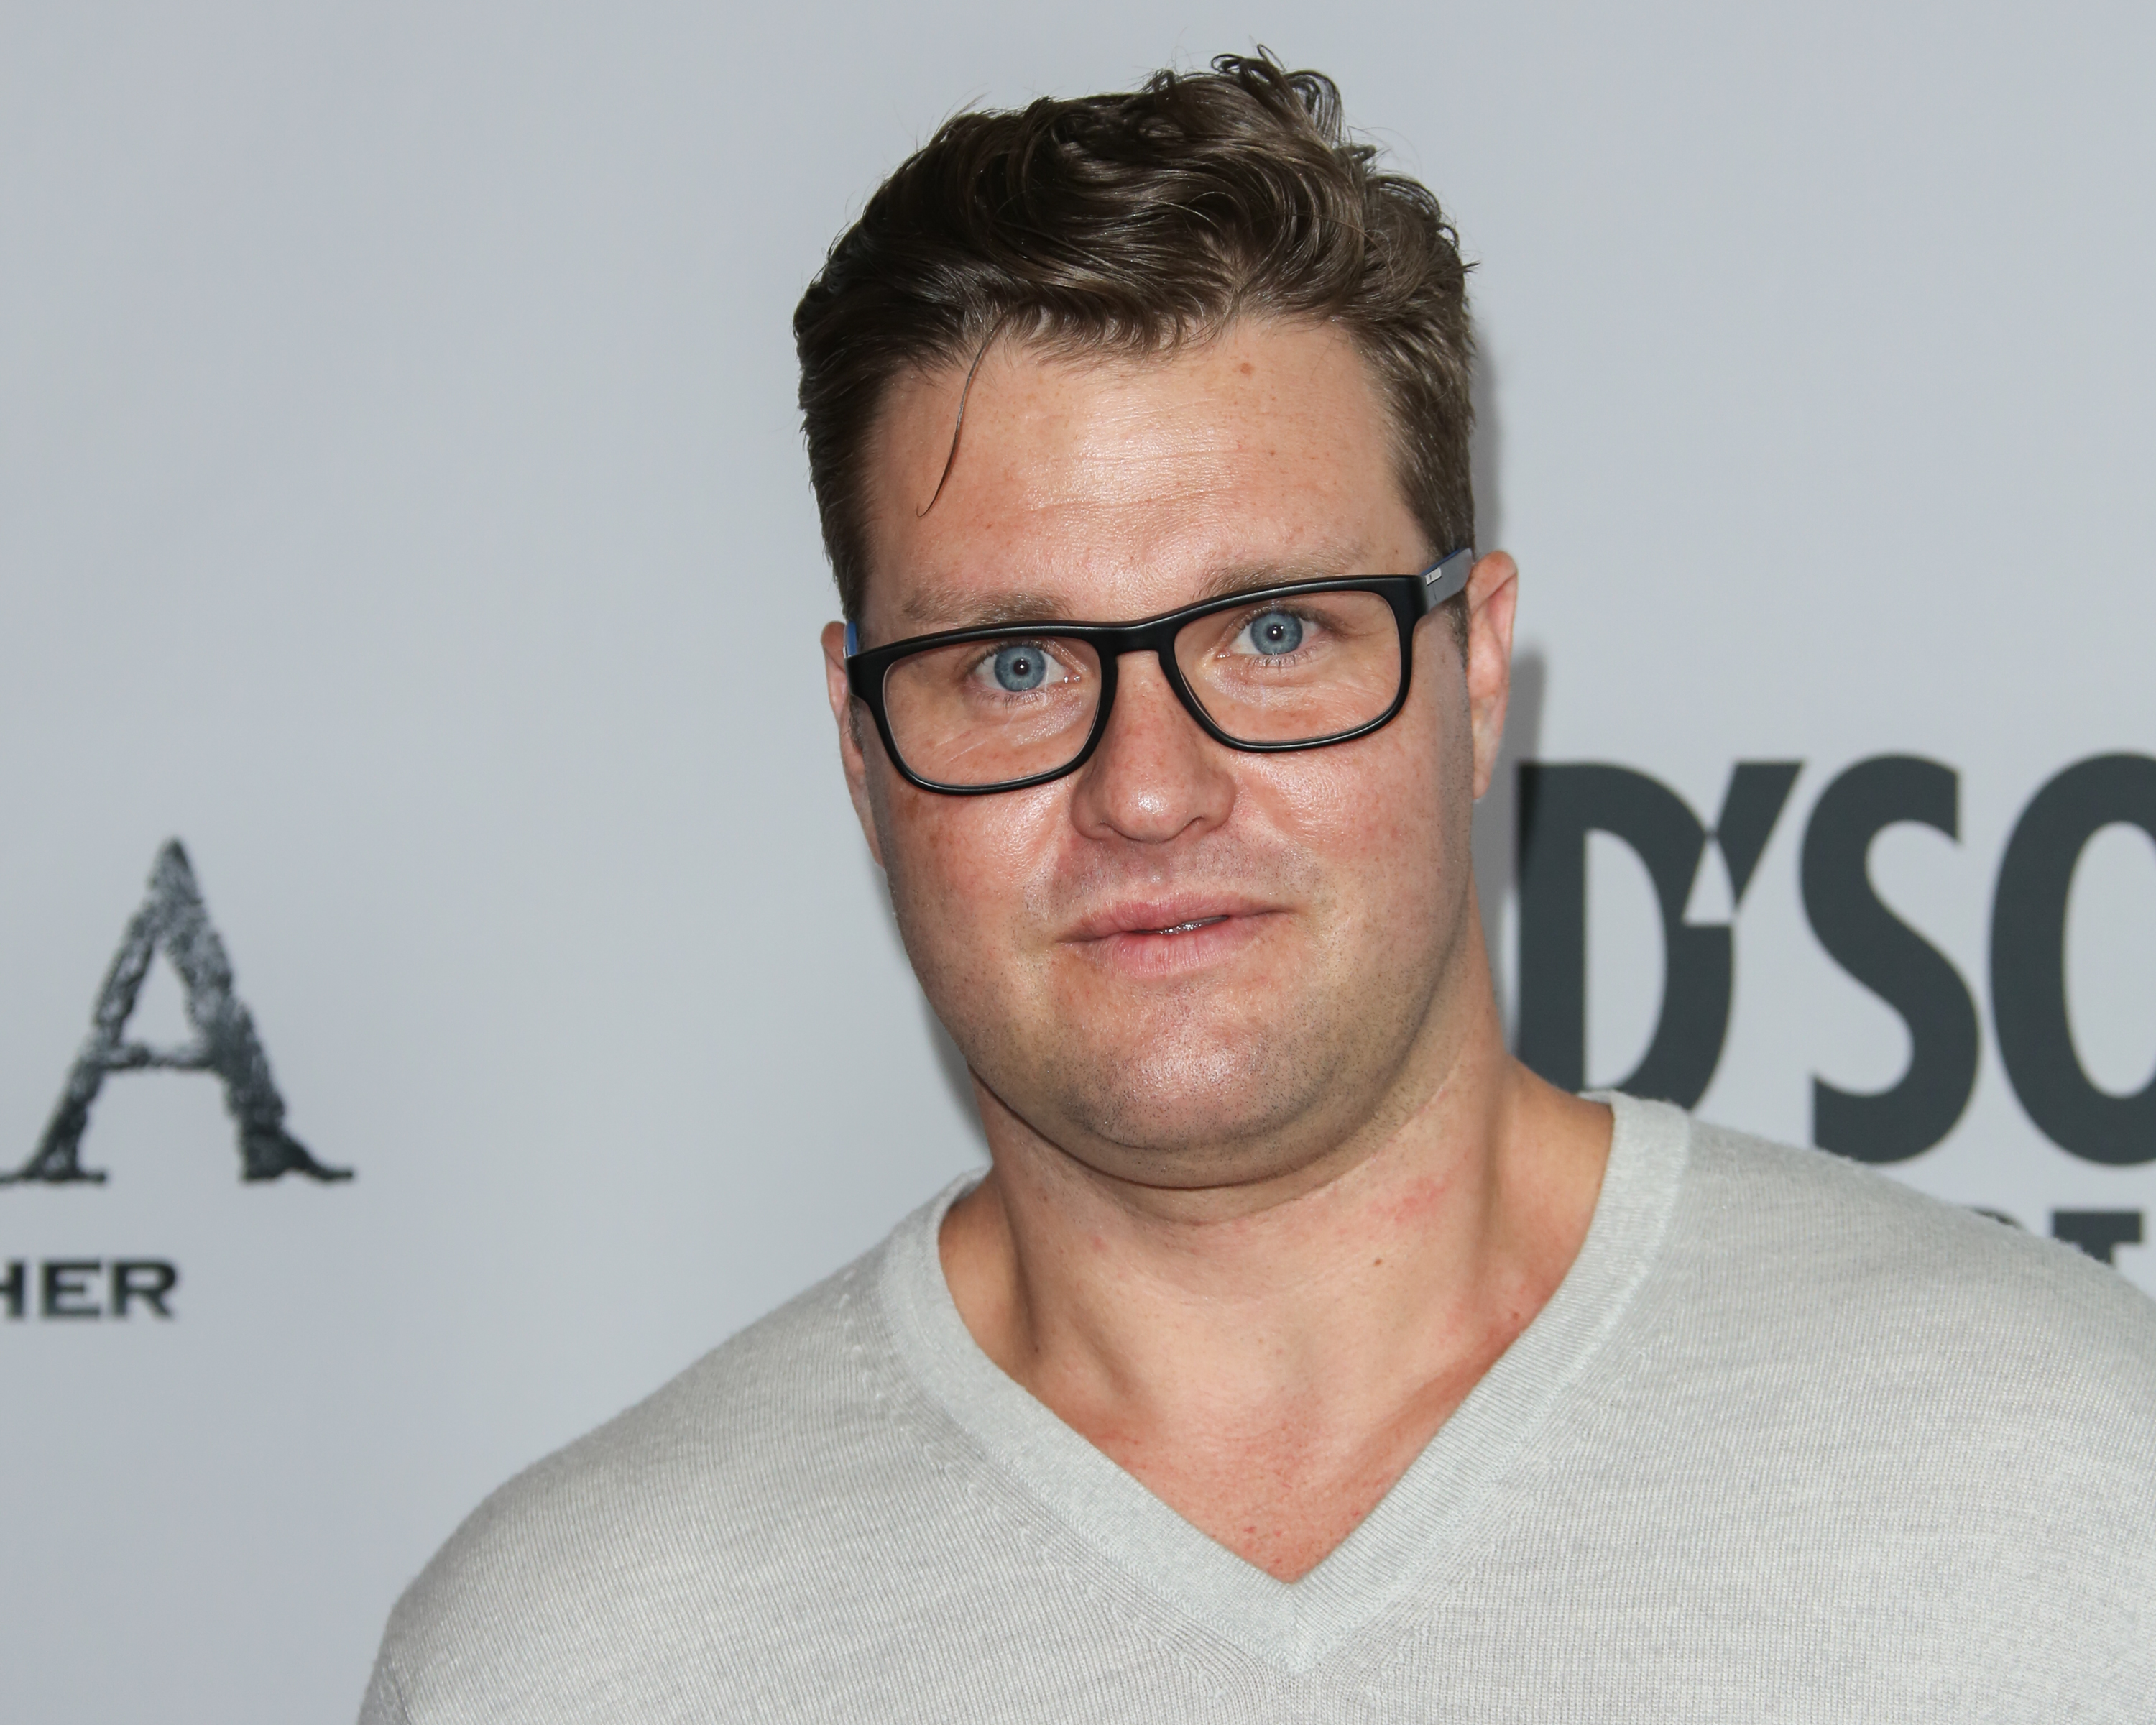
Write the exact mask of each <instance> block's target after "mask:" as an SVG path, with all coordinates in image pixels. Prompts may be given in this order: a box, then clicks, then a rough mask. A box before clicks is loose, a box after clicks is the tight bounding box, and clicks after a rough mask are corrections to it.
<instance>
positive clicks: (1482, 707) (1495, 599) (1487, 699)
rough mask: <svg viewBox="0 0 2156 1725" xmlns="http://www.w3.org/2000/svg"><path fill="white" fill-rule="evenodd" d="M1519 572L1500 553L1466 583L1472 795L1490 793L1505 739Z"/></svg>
mask: <svg viewBox="0 0 2156 1725" xmlns="http://www.w3.org/2000/svg"><path fill="white" fill-rule="evenodd" d="M1519 594H1520V571H1519V567H1518V566H1517V564H1515V563H1514V562H1512V558H1511V557H1508V556H1507V555H1506V553H1505V552H1501V551H1493V552H1491V553H1490V554H1489V555H1488V556H1487V557H1483V558H1481V560H1480V561H1478V562H1476V565H1475V567H1474V570H1473V572H1471V574H1470V575H1469V576H1468V578H1467V711H1468V718H1469V721H1470V722H1471V725H1472V726H1473V727H1474V732H1475V794H1476V796H1477V797H1478V798H1479V797H1481V794H1482V793H1484V792H1485V791H1486V790H1488V789H1489V788H1490V776H1491V773H1495V772H1496V769H1497V748H1498V745H1499V744H1501V742H1504V740H1505V704H1506V702H1507V701H1509V700H1510V699H1511V698H1512V611H1513V608H1514V607H1515V606H1516V605H1517V603H1518V602H1519Z"/></svg>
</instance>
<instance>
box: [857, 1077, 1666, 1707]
mask: <svg viewBox="0 0 2156 1725" xmlns="http://www.w3.org/2000/svg"><path fill="white" fill-rule="evenodd" d="M1598 1100H1600V1101H1607V1102H1609V1105H1610V1106H1611V1107H1612V1109H1613V1110H1614V1115H1615V1119H1614V1127H1613V1130H1612V1132H1611V1135H1610V1146H1609V1165H1608V1167H1607V1168H1606V1169H1605V1171H1604V1174H1603V1178H1602V1190H1601V1194H1600V1195H1599V1198H1598V1199H1596V1201H1595V1206H1594V1219H1593V1220H1592V1221H1591V1222H1590V1224H1589V1227H1588V1230H1587V1238H1586V1240H1585V1241H1584V1243H1583V1244H1582V1245H1581V1247H1580V1250H1579V1255H1578V1257H1577V1258H1575V1259H1574V1260H1573V1265H1572V1267H1571V1269H1570V1270H1569V1271H1567V1272H1566V1274H1565V1276H1564V1280H1563V1281H1562V1282H1560V1283H1559V1284H1558V1289H1557V1291H1556V1293H1555V1294H1553V1296H1551V1297H1550V1300H1549V1301H1548V1304H1547V1305H1545V1306H1544V1307H1543V1309H1542V1311H1541V1312H1539V1313H1537V1315H1536V1317H1535V1318H1534V1320H1533V1322H1531V1323H1529V1324H1528V1326H1527V1328H1526V1329H1525V1330H1523V1331H1522V1332H1520V1335H1519V1336H1518V1337H1517V1339H1516V1340H1515V1341H1514V1342H1513V1343H1512V1346H1511V1347H1510V1348H1507V1350H1506V1351H1505V1353H1504V1354H1503V1355H1502V1356H1501V1358H1499V1359H1498V1361H1497V1363H1496V1365H1494V1366H1493V1367H1491V1368H1490V1370H1489V1372H1488V1373H1486V1374H1485V1375H1484V1377H1483V1378H1482V1380H1481V1383H1479V1384H1476V1386H1475V1388H1474V1389H1473V1390H1471V1392H1470V1393H1469V1394H1468V1395H1467V1398H1466V1400H1464V1401H1463V1402H1461V1403H1460V1406H1459V1407H1458V1408H1457V1409H1455V1410H1454V1411H1453V1414H1452V1415H1451V1417H1450V1419H1448V1420H1446V1421H1445V1424H1444V1425H1442V1426H1440V1428H1439V1429H1438V1431H1437V1435H1435V1437H1433V1438H1432V1439H1431V1440H1430V1442H1429V1444H1428V1445H1426V1446H1425V1447H1424V1450H1423V1451H1422V1453H1421V1454H1420V1455H1418V1456H1417V1457H1416V1458H1415V1460H1414V1461H1413V1462H1412V1463H1411V1464H1410V1465H1409V1467H1408V1470H1407V1471H1406V1472H1405V1473H1404V1474H1402V1475H1401V1476H1400V1477H1399V1480H1398V1481H1395V1482H1394V1486H1393V1487H1392V1489H1391V1490H1390V1491H1388V1492H1387V1493H1386V1494H1385V1496H1384V1497H1383V1499H1382V1500H1381V1501H1380V1502H1378V1506H1377V1507H1376V1508H1374V1509H1373V1510H1372V1511H1371V1512H1370V1513H1369V1514H1368V1515H1367V1516H1365V1517H1363V1520H1362V1521H1361V1522H1360V1523H1358V1525H1357V1526H1356V1527H1355V1528H1354V1530H1353V1532H1350V1533H1349V1534H1348V1536H1347V1538H1345V1539H1344V1540H1342V1542H1341V1543H1339V1545H1337V1546H1336V1547H1335V1548H1333V1550H1332V1552H1331V1553H1329V1554H1328V1555H1327V1557H1326V1558H1325V1560H1324V1561H1323V1562H1322V1563H1320V1564H1318V1566H1317V1568H1315V1569H1312V1571H1310V1573H1309V1574H1306V1575H1304V1576H1303V1577H1301V1579H1299V1580H1296V1581H1281V1580H1279V1579H1276V1578H1275V1577H1273V1576H1271V1575H1269V1574H1266V1573H1265V1571H1264V1570H1262V1569H1260V1568H1258V1567H1257V1566H1256V1565H1255V1564H1254V1563H1249V1562H1247V1561H1245V1559H1244V1558H1240V1557H1238V1556H1236V1555H1235V1553H1233V1552H1231V1551H1229V1549H1228V1548H1226V1547H1225V1546H1224V1545H1220V1544H1219V1543H1216V1542H1215V1541H1214V1540H1213V1539H1212V1538H1209V1536H1207V1535H1206V1534H1204V1533H1203V1532H1199V1529H1198V1528H1197V1527H1193V1525H1192V1524H1191V1523H1190V1522H1186V1521H1185V1520H1183V1517H1181V1516H1179V1515H1178V1514H1177V1513H1176V1512H1174V1511H1173V1509H1170V1508H1169V1507H1168V1505H1167V1504H1165V1503H1164V1502H1162V1501H1161V1500H1160V1499H1159V1498H1158V1497H1154V1496H1153V1494H1152V1492H1151V1491H1147V1489H1146V1487H1145V1486H1143V1485H1142V1484H1140V1483H1139V1481H1137V1478H1136V1477H1135V1476H1132V1475H1131V1474H1128V1473H1126V1472H1125V1471H1123V1470H1122V1468H1121V1467H1119V1466H1116V1463H1115V1462H1114V1461H1111V1460H1110V1459H1109V1458H1108V1456H1107V1455H1106V1454H1105V1453H1104V1452H1102V1451H1101V1450H1097V1449H1096V1448H1095V1447H1094V1446H1093V1445H1091V1443H1089V1442H1088V1441H1087V1440H1086V1439H1085V1438H1083V1437H1081V1436H1080V1435H1078V1433H1077V1432H1075V1431H1074V1430H1071V1428H1070V1427H1069V1426H1068V1425H1065V1424H1064V1423H1063V1422H1062V1420H1059V1419H1058V1418H1057V1417H1056V1416H1055V1414H1053V1413H1051V1412H1050V1410H1049V1409H1048V1408H1047V1407H1046V1406H1045V1405H1044V1404H1042V1403H1040V1402H1039V1401H1036V1400H1035V1399H1034V1398H1033V1397H1032V1396H1031V1395H1030V1394H1028V1393H1027V1392H1026V1390H1025V1389H1023V1388H1022V1387H1021V1386H1020V1385H1019V1384H1018V1383H1017V1382H1016V1381H1015V1380H1014V1379H1013V1378H1009V1377H1008V1376H1006V1375H1005V1374H1004V1372H1003V1370H1002V1368H999V1367H998V1366H997V1365H996V1363H994V1362H993V1360H991V1359H990V1358H988V1355H987V1354H985V1353H983V1352H982V1351H981V1349H980V1347H979V1345H978V1343H975V1341H974V1340H973V1336H972V1334H971V1333H970V1332H968V1330H967V1328H966V1325H965V1321H964V1319H962V1317H959V1315H958V1308H957V1306H956V1305H954V1304H953V1303H952V1299H951V1290H950V1287H949V1285H948V1284H947V1282H946V1281H944V1278H943V1266H942V1259H941V1256H940V1255H939V1253H938V1250H937V1235H938V1232H939V1230H940V1229H941V1227H942V1221H943V1217H944V1214H945V1213H946V1212H947V1210H948V1209H950V1207H951V1205H952V1203H953V1202H954V1201H956V1200H957V1198H958V1197H959V1196H960V1195H961V1194H963V1193H964V1192H965V1191H967V1190H968V1189H969V1188H970V1187H971V1186H972V1185H973V1183H975V1182H976V1180H977V1179H978V1176H972V1175H969V1176H968V1177H966V1178H963V1179H960V1180H957V1181H955V1182H953V1183H952V1184H951V1185H950V1186H949V1187H947V1189H945V1190H944V1191H942V1193H940V1194H938V1195H937V1198H936V1199H934V1200H933V1201H932V1203H930V1204H927V1205H925V1206H924V1207H923V1208H921V1209H919V1210H916V1212H915V1213H914V1214H912V1215H911V1216H910V1217H908V1218H907V1219H906V1220H905V1221H904V1222H902V1223H901V1224H899V1227H898V1229H897V1230H896V1232H895V1233H894V1234H893V1235H891V1240H890V1242H889V1244H888V1245H887V1247H886V1248H885V1258H884V1264H883V1270H882V1275H881V1278H880V1281H881V1299H882V1305H883V1308H884V1313H885V1318H886V1320H887V1322H889V1324H890V1326H891V1335H892V1338H893V1340H894V1342H895V1343H896V1348H897V1351H898V1354H899V1358H900V1360H901V1363H903V1365H904V1367H905V1368H906V1370H907V1371H908V1372H909V1373H911V1375H912V1376H913V1378H915V1379H916V1381H917V1382H918V1383H919V1384H920V1385H921V1389H923V1390H925V1391H926V1392H927V1394H928V1395H929V1397H930V1398H931V1399H932V1400H933V1401H934V1402H935V1403H936V1404H937V1405H938V1406H939V1407H941V1408H942V1409H943V1411H944V1412H945V1413H946V1414H948V1415H949V1416H950V1417H951V1419H952V1420H954V1421H956V1422H957V1425H959V1426H961V1427H962V1429H963V1430H965V1431H966V1432H967V1433H968V1435H970V1436H971V1437H972V1438H973V1440H974V1441H975V1442H976V1443H977V1444H978V1445H980V1447H981V1448H982V1449H983V1450H984V1451H985V1452H986V1454H987V1455H988V1457H989V1458H990V1459H991V1460H992V1461H993V1462H994V1463H995V1464H996V1465H997V1466H999V1467H1001V1468H1002V1469H1004V1471H1006V1472H1007V1473H1009V1475H1011V1476H1013V1477H1014V1479H1016V1480H1017V1481H1019V1483H1020V1484H1022V1485H1023V1486H1024V1487H1025V1488H1026V1490H1028V1491H1029V1492H1031V1493H1032V1495H1033V1496H1034V1497H1035V1498H1037V1499H1038V1500H1039V1502H1041V1503H1042V1504H1043V1505H1045V1507H1047V1508H1048V1509H1049V1510H1050V1512H1053V1513H1054V1514H1055V1515H1056V1516H1057V1517H1060V1519H1061V1520H1062V1521H1063V1522H1065V1523H1066V1524H1068V1525H1069V1526H1070V1527H1071V1529H1072V1530H1073V1531H1074V1532H1076V1533H1077V1534H1078V1535H1079V1536H1080V1537H1081V1538H1083V1539H1084V1540H1085V1541H1086V1543H1088V1544H1090V1545H1091V1546H1092V1547H1093V1548H1094V1549H1095V1550H1096V1551H1098V1552H1099V1553H1101V1554H1102V1555H1103V1556H1104V1557H1106V1558H1108V1559H1109V1560H1110V1561H1111V1562H1112V1563H1116V1564H1118V1565H1120V1566H1121V1567H1122V1568H1123V1569H1124V1570H1126V1571H1127V1572H1128V1573H1129V1574H1132V1576H1134V1577H1136V1578H1137V1579H1139V1580H1140V1581H1142V1583H1144V1584H1146V1585H1147V1586H1148V1587H1150V1588H1151V1589H1153V1590H1154V1591H1155V1592H1157V1593H1158V1594H1160V1595H1161V1596H1162V1598H1163V1599H1164V1600H1166V1601H1167V1602H1168V1603H1170V1604H1173V1605H1174V1606H1175V1607H1177V1608H1178V1609H1181V1610H1183V1611H1184V1612H1187V1613H1188V1614H1189V1615H1192V1616H1193V1617H1195V1618H1196V1619H1197V1620H1199V1621H1200V1622H1202V1623H1203V1624H1204V1625H1205V1626H1206V1627H1207V1628H1208V1629H1209V1630H1212V1631H1213V1632H1214V1634H1216V1635H1221V1636H1223V1637H1224V1638H1225V1639H1227V1640H1229V1641H1232V1642H1234V1643H1235V1644H1236V1645H1239V1646H1240V1647H1242V1648H1243V1649H1245V1651H1248V1652H1250V1653H1251V1654H1253V1655H1254V1656H1257V1657H1260V1658H1263V1659H1267V1660H1270V1661H1276V1662H1277V1663H1280V1664H1282V1665H1285V1666H1287V1667H1288V1668H1289V1669H1290V1670H1291V1671H1306V1670H1308V1669H1309V1668H1310V1667H1311V1666H1313V1665H1315V1664H1316V1663H1317V1661H1318V1660H1320V1659H1321V1658H1322V1657H1323V1656H1324V1655H1325V1654H1326V1653H1327V1651H1330V1650H1331V1649H1332V1647H1334V1646H1335V1645H1337V1644H1338V1643H1339V1642H1340V1640H1342V1638H1343V1637H1345V1636H1346V1635H1349V1634H1351V1633H1352V1632H1353V1630H1356V1629H1358V1628H1359V1627H1361V1626H1362V1625H1363V1624H1365V1623H1367V1622H1368V1621H1369V1620H1370V1619H1371V1618H1372V1617H1373V1616H1374V1615H1376V1614H1377V1613H1378V1611H1379V1610H1381V1609H1383V1608H1384V1607H1385V1606H1386V1605H1387V1604H1390V1603H1391V1602H1392V1601H1393V1600H1394V1599H1396V1598H1398V1597H1399V1594H1401V1592H1402V1591H1404V1589H1406V1588H1407V1587H1408V1586H1409V1585H1410V1584H1412V1583H1413V1582H1414V1580H1415V1579H1416V1578H1417V1577H1418V1576H1419V1574H1421V1573H1422V1572H1423V1571H1424V1569H1425V1568H1427V1566H1428V1565H1429V1563H1430V1562H1432V1561H1434V1560H1435V1558H1438V1557H1440V1556H1441V1555H1442V1554H1443V1553H1445V1550H1446V1549H1447V1548H1448V1544H1447V1540H1446V1534H1447V1532H1448V1530H1450V1529H1451V1528H1453V1527H1456V1526H1457V1525H1458V1524H1459V1523H1460V1522H1461V1520H1462V1519H1463V1518H1464V1517H1466V1514H1467V1513H1468V1512H1470V1511H1471V1509H1472V1508H1473V1507H1475V1505H1476V1502H1478V1501H1479V1500H1480V1499H1481V1497H1482V1495H1483V1491H1484V1489H1485V1487H1486V1486H1487V1485H1488V1483H1489V1482H1490V1481H1491V1479H1492V1478H1494V1477H1495V1476H1496V1474H1497V1473H1498V1472H1499V1471H1501V1469H1502V1468H1503V1467H1504V1466H1505V1465H1506V1463H1507V1461H1509V1460H1510V1459H1511V1458H1512V1455H1514V1454H1515V1453H1516V1452H1517V1450H1518V1449H1519V1447H1520V1446H1521V1445H1522V1444H1523V1443H1524V1442H1525V1441H1526V1440H1527V1439H1528V1438H1529V1437H1530V1436H1531V1435H1532V1433H1533V1432H1534V1431H1535V1430H1537V1427H1538V1426H1539V1425H1541V1424H1542V1422H1543V1419H1544V1418H1545V1417H1546V1415H1547V1414H1548V1411H1549V1409H1550V1408H1551V1406H1552V1405H1553V1404H1554V1403H1555V1401H1556V1400H1557V1399H1558V1396H1559V1395H1560V1394H1562V1393H1563V1390H1564V1389H1565V1387H1566V1386H1567V1385H1568V1384H1569V1383H1571V1382H1572V1380H1573V1378H1574V1377H1575V1376H1576V1375H1577V1374H1578V1372H1579V1370H1580V1369H1581V1368H1582V1367H1584V1365H1585V1364H1586V1363H1587V1362H1588V1361H1589V1359H1590V1358H1592V1357H1593V1356H1594V1353H1595V1352H1596V1351H1597V1349H1598V1348H1599V1347H1600V1346H1601V1344H1602V1343H1603V1341H1604V1337H1606V1336H1607V1335H1608V1334H1609V1331H1610V1330H1611V1328H1612V1327H1614V1325H1615V1324H1616V1322H1617V1321H1618V1319H1619V1317H1621V1316H1622V1314H1623V1312H1624V1311H1625V1308H1626V1307H1627V1306H1628V1305H1629V1304H1630V1301H1631V1298H1632V1296H1633V1294H1634V1293H1635V1291H1636V1290H1637V1288H1638V1287H1639V1286H1640V1282H1641V1281H1644V1280H1645V1276H1646V1275H1647V1273H1648V1271H1649V1269H1650V1267H1651V1266H1652V1264H1653V1262H1654V1260H1655V1256H1656V1254H1657V1251H1658V1250H1659V1248H1660V1246H1661V1240H1662V1235H1663V1232H1664V1230H1665V1228H1666V1224H1667V1223H1668V1219H1669V1215H1670V1212H1671V1209H1672V1208H1673V1207H1674V1205H1675V1202H1676V1192H1677V1187H1678V1184H1679V1182H1680V1181H1681V1178H1682V1176H1683V1172H1684V1165H1685V1162H1686V1144H1687V1138H1688V1135H1689V1130H1690V1122H1689V1120H1688V1119H1687V1117H1686V1116H1685V1115H1684V1114H1683V1113H1681V1111H1678V1110H1677V1109H1675V1108H1672V1107H1670V1106H1667V1105H1666V1104H1663V1103H1654V1102H1640V1101H1634V1100H1632V1099H1631V1098H1630V1097H1628V1096H1604V1097H1599V1098H1598Z"/></svg>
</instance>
